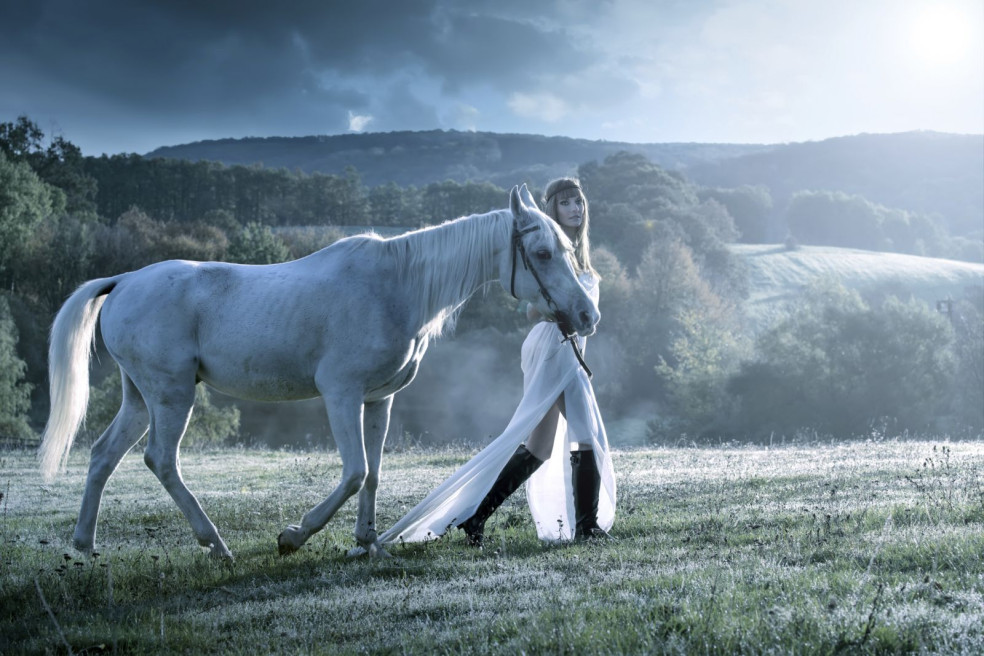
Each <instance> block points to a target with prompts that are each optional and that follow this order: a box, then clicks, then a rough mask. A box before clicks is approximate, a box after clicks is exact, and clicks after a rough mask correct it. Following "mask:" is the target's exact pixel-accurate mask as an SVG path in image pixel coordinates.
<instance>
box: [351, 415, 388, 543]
mask: <svg viewBox="0 0 984 656" xmlns="http://www.w3.org/2000/svg"><path fill="white" fill-rule="evenodd" d="M392 408H393V397H392V396H389V397H387V398H385V399H383V400H382V401H376V402H373V403H366V405H365V419H364V421H363V424H364V425H365V445H366V461H367V465H368V469H367V473H366V481H365V484H364V485H363V486H362V491H361V492H359V518H358V519H357V520H356V523H355V539H356V541H357V542H358V543H359V546H360V547H361V549H353V550H352V551H350V552H349V555H350V556H351V555H355V554H356V553H362V550H364V551H365V552H366V553H368V554H369V555H370V556H378V557H383V558H387V557H389V554H388V553H386V550H385V549H383V547H382V545H380V544H379V542H378V533H377V531H376V490H377V488H378V487H379V472H380V470H381V466H382V461H383V445H384V444H385V443H386V432H387V430H388V429H389V420H390V410H391V409H392Z"/></svg>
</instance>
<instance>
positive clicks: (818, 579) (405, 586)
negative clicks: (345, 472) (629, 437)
mask: <svg viewBox="0 0 984 656" xmlns="http://www.w3.org/2000/svg"><path fill="white" fill-rule="evenodd" d="M468 456H469V454H468V453H466V452H464V451H411V452H409V453H402V454H387V457H386V461H385V465H386V471H385V472H384V479H383V483H382V486H381V490H380V508H379V521H380V524H381V525H388V524H390V523H391V522H392V521H394V520H395V519H396V518H397V516H399V515H400V514H401V513H402V512H403V511H404V510H405V509H406V507H407V504H410V503H413V502H414V501H415V500H416V499H419V498H420V497H421V496H422V495H423V494H424V493H425V492H426V491H427V490H428V489H430V488H431V487H432V486H433V485H434V484H435V483H436V482H437V481H439V480H441V479H442V478H443V477H444V476H446V475H447V474H448V473H449V472H450V471H452V469H453V468H454V467H456V466H457V465H458V464H460V463H462V462H464V460H465V459H466V458H467V457H468ZM615 457H616V463H615V464H616V470H617V472H618V484H619V515H618V518H617V523H616V527H615V530H614V534H615V535H616V536H617V538H618V542H616V543H603V544H592V545H573V546H563V547H547V546H543V545H541V544H540V543H539V542H538V541H537V540H536V537H535V533H534V531H533V529H532V526H531V525H530V521H529V516H528V511H527V510H526V508H525V504H524V503H522V499H521V498H520V497H519V496H518V495H517V498H515V499H510V500H509V501H508V502H507V505H506V506H504V507H503V509H502V510H501V511H500V512H499V513H497V515H496V516H495V518H494V521H493V523H492V524H491V525H490V528H491V534H490V541H491V546H490V547H487V548H486V551H484V552H476V551H474V550H471V549H469V548H467V547H465V546H464V545H463V543H462V539H461V537H460V536H457V535H455V536H452V537H451V538H450V539H445V540H442V541H440V542H437V543H433V544H430V545H419V546H413V547H409V548H397V549H394V550H393V551H394V554H395V555H396V556H397V558H396V559H393V560H389V561H369V560H348V559H346V558H345V557H344V555H343V553H344V550H345V549H347V548H348V547H349V546H351V544H352V538H351V530H352V526H353V521H354V513H355V504H354V503H353V502H351V501H350V502H349V503H348V504H347V505H346V506H345V507H344V508H343V509H342V511H341V512H340V513H339V514H338V515H337V516H336V518H335V519H334V520H333V521H332V522H330V523H329V525H328V527H327V528H326V529H325V530H324V531H323V532H322V533H320V534H318V535H317V536H315V537H314V538H313V539H312V540H311V541H310V542H309V544H308V545H307V546H306V547H305V548H304V549H302V551H301V552H299V553H298V554H296V555H295V556H293V557H291V558H280V557H278V556H277V555H276V549H275V536H276V535H277V533H278V532H279V531H280V530H281V528H282V527H283V526H284V525H285V524H286V523H288V522H295V521H297V519H298V518H299V517H300V516H301V514H303V512H305V511H306V510H307V509H308V508H310V507H311V506H312V505H313V504H315V503H316V502H317V501H319V500H320V498H321V497H322V496H323V495H324V494H325V493H326V491H327V490H328V489H330V487H331V486H332V485H334V483H335V482H336V481H337V479H338V474H339V471H340V465H339V461H338V457H337V455H336V454H334V453H330V454H324V453H320V454H318V453H315V454H290V453H282V452H261V451H228V452H208V453H190V454H187V455H186V458H185V461H184V473H185V477H186V479H187V480H188V482H189V485H190V486H191V488H192V489H193V490H195V491H196V492H197V493H198V494H199V497H200V499H201V501H202V503H203V505H204V507H205V508H206V509H207V510H208V512H209V513H210V515H211V517H212V519H213V520H214V521H215V522H216V524H217V525H218V526H219V528H220V530H221V531H222V532H223V534H224V536H225V538H226V541H227V543H228V544H229V545H230V548H231V549H232V550H233V551H234V553H235V554H236V556H237V560H236V562H235V563H234V564H233V565H232V566H228V567H227V566H224V565H221V564H214V563H212V562H210V561H209V560H208V559H207V558H206V557H205V556H204V555H203V554H202V553H201V552H200V550H199V548H198V547H197V546H196V545H195V544H194V541H193V539H192V537H191V534H190V530H189V528H188V526H187V524H186V523H185V521H184V519H183V517H182V516H181V515H180V513H179V512H178V511H177V509H176V508H175V506H174V505H173V503H172V502H171V501H170V499H169V498H168V497H167V495H166V493H165V492H164V491H163V489H162V488H161V487H160V485H159V484H158V483H157V482H156V480H155V479H154V478H153V476H152V475H151V474H150V473H149V472H148V471H147V470H146V468H145V467H144V466H143V465H142V463H141V461H140V457H139V454H131V455H130V456H128V457H127V458H126V459H125V460H124V462H123V464H122V466H121V468H120V470H119V471H118V472H117V474H116V476H115V478H114V479H113V480H112V481H111V482H110V485H109V489H108V491H107V495H106V498H105V500H104V503H103V512H102V516H101V519H100V525H99V536H98V540H99V549H100V554H101V555H100V556H99V557H98V558H95V559H84V558H81V557H80V555H79V554H78V553H76V552H74V551H73V550H72V548H71V547H70V546H69V540H70V535H71V530H72V526H73V523H74V517H75V514H76V512H77V508H78V502H79V495H80V493H81V488H82V485H83V480H84V474H85V466H86V458H85V455H84V453H81V452H80V453H76V454H74V455H73V458H72V460H71V463H70V467H69V471H68V472H67V474H66V475H64V476H63V477H62V478H60V479H59V480H58V481H56V482H55V483H54V484H52V485H51V486H41V485H40V484H39V481H38V476H37V473H36V466H35V463H34V460H33V457H32V456H30V455H28V454H23V453H4V454H0V471H2V472H3V473H2V474H0V491H2V492H3V494H4V497H3V499H2V501H0V568H2V569H0V653H4V654H17V653H43V652H61V653H64V652H65V651H66V649H65V643H66V642H67V643H68V644H70V645H71V648H72V650H73V651H74V652H76V653H78V652H81V651H83V650H85V651H87V652H93V651H110V650H118V651H121V652H126V653H160V652H165V653H171V652H192V653H201V652H210V653H248V654H257V653H292V654H293V653H319V652H320V653H356V652H362V651H369V652H376V653H378V652H383V653H394V652H401V653H428V654H430V653H485V652H498V653H519V652H520V651H525V652H526V653H543V652H551V653H722V654H731V653H799V654H829V653H886V652H891V653H903V652H912V651H925V652H928V653H979V651H978V650H979V649H980V647H981V645H984V628H982V627H984V563H982V556H984V444H981V443H955V444H939V445H937V444H933V443H929V442H882V443H877V442H869V443H864V444H829V445H815V446H788V447H779V448H771V449H770V448H713V449H696V448H673V449H647V450H625V451H619V452H617V453H616V454H615ZM45 605H47V606H48V608H49V609H50V613H49V612H48V610H47V609H46V608H45Z"/></svg>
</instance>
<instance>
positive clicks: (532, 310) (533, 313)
mask: <svg viewBox="0 0 984 656" xmlns="http://www.w3.org/2000/svg"><path fill="white" fill-rule="evenodd" d="M526 318H527V319H529V320H530V321H539V320H540V319H542V318H543V315H542V314H540V311H539V310H537V309H536V306H535V305H533V304H532V303H527V304H526Z"/></svg>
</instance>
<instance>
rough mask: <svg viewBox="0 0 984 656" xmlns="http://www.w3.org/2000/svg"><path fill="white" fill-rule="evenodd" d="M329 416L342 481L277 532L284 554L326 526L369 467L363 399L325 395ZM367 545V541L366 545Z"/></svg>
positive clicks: (357, 485)
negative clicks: (340, 466) (302, 515)
mask: <svg viewBox="0 0 984 656" xmlns="http://www.w3.org/2000/svg"><path fill="white" fill-rule="evenodd" d="M325 405H326V407H327V408H328V419H329V421H330V423H331V428H332V434H333V435H334V436H335V443H336V444H337V445H338V454H339V455H340V456H341V458H342V481H341V483H339V484H338V487H336V488H335V489H334V491H332V493H331V494H329V495H328V497H327V498H325V500H324V501H322V502H321V503H319V504H318V505H317V506H315V507H314V508H312V509H311V510H309V511H308V512H307V513H306V514H305V515H304V517H302V518H301V523H300V525H297V524H291V525H290V526H288V527H287V528H285V529H284V530H283V532H282V533H281V534H280V535H279V536H277V549H278V551H279V552H280V555H281V556H286V555H288V554H291V553H294V552H295V551H297V550H298V549H300V548H301V547H302V546H303V545H304V543H305V542H307V540H308V538H310V537H311V536H312V535H314V534H315V533H317V532H318V531H320V530H321V529H323V528H324V527H325V524H327V523H328V520H330V519H331V518H332V517H333V516H334V514H335V513H336V512H337V511H338V509H339V508H341V506H342V504H343V503H345V502H346V501H347V500H348V498H349V497H351V496H352V495H353V494H355V493H356V492H358V491H359V490H361V489H362V486H363V484H364V483H365V480H366V476H367V473H368V470H369V465H368V464H367V462H366V449H365V442H364V440H363V432H362V414H363V405H362V399H361V398H360V397H356V396H354V395H352V394H349V395H347V397H343V396H342V395H337V396H331V395H326V397H325ZM363 546H366V547H367V551H368V545H363Z"/></svg>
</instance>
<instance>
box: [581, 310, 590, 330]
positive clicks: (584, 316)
mask: <svg viewBox="0 0 984 656" xmlns="http://www.w3.org/2000/svg"><path fill="white" fill-rule="evenodd" d="M580 319H581V324H582V325H585V326H590V325H591V324H592V321H591V313H590V312H588V311H587V310H581V314H580Z"/></svg>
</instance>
